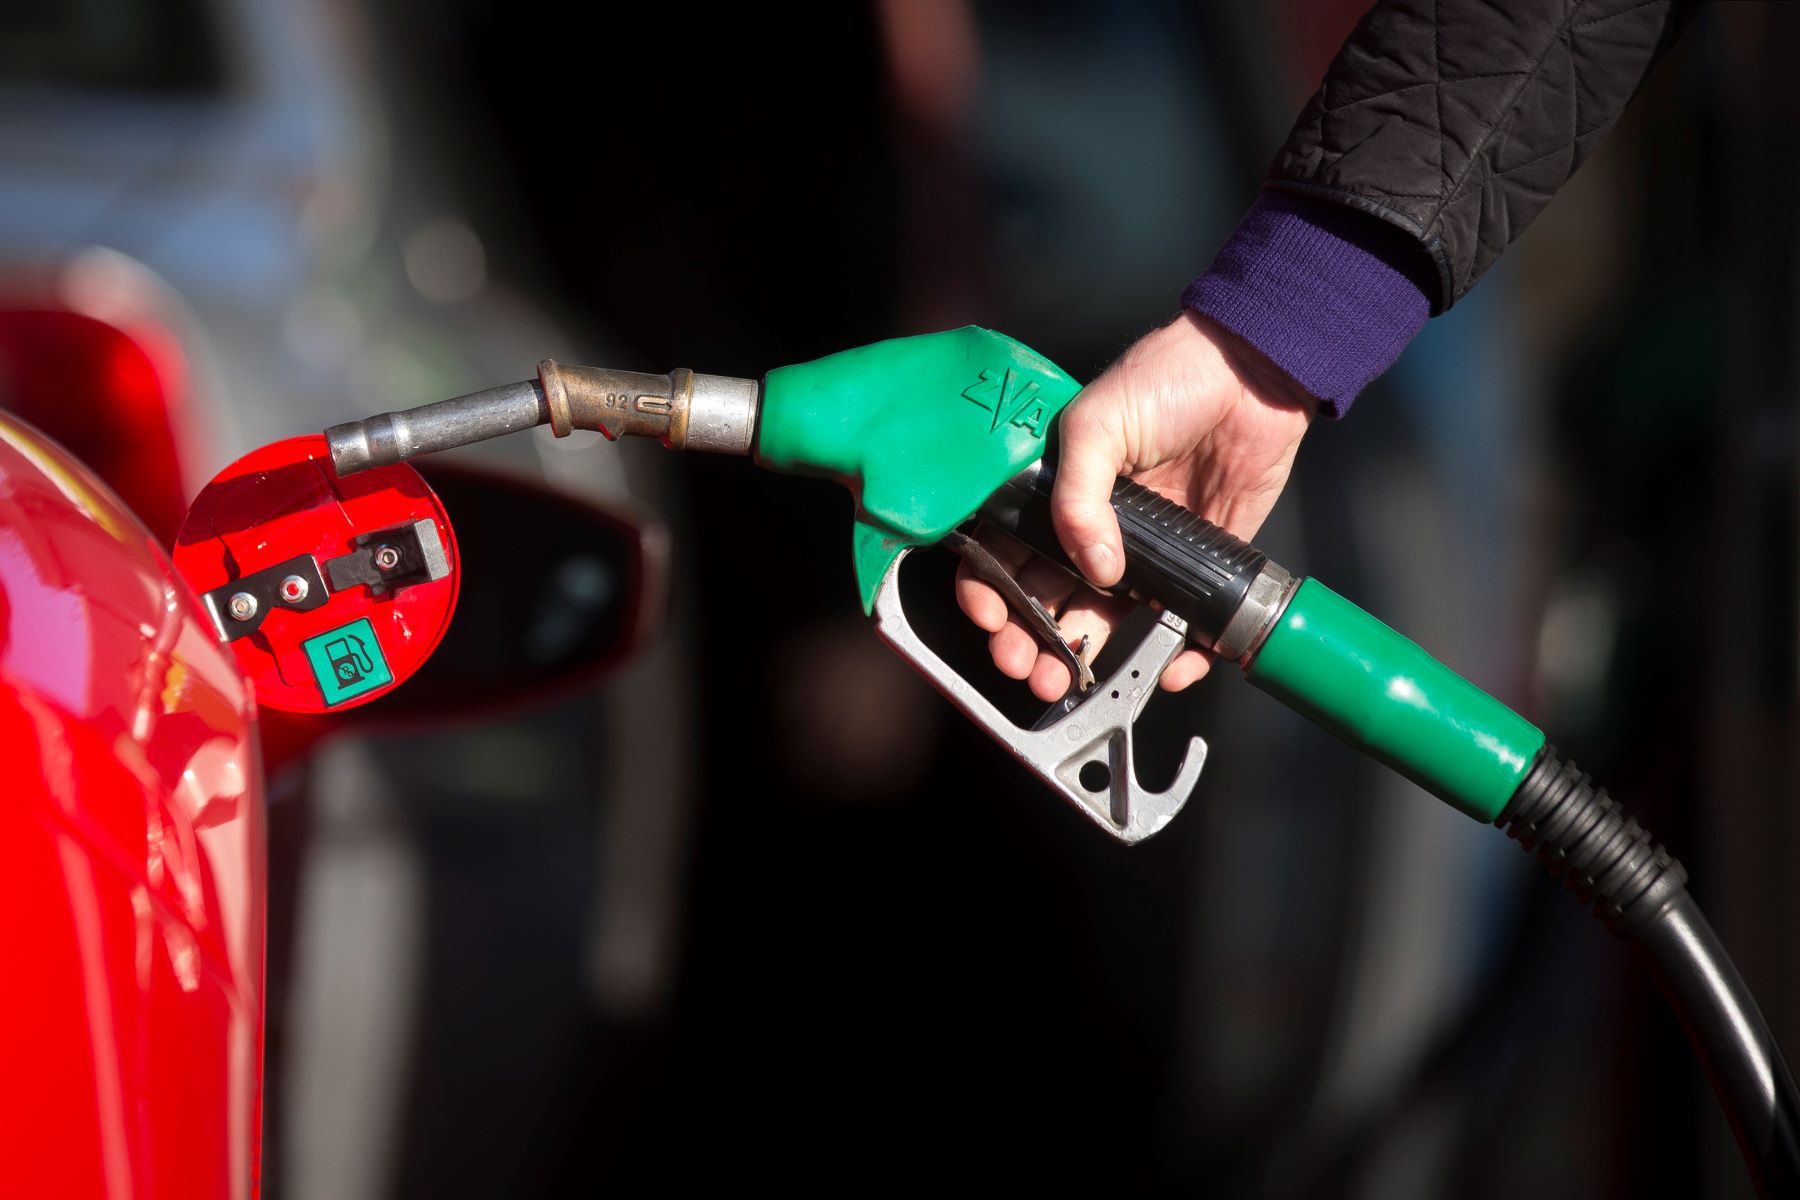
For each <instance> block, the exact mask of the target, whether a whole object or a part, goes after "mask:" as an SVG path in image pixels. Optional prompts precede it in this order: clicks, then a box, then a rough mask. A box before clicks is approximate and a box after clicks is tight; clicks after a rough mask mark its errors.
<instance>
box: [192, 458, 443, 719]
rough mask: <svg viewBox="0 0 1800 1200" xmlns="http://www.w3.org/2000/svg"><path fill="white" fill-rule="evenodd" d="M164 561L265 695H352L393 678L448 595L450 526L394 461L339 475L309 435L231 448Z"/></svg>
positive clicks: (290, 707)
mask: <svg viewBox="0 0 1800 1200" xmlns="http://www.w3.org/2000/svg"><path fill="white" fill-rule="evenodd" d="M175 565H176V567H177V568H178V569H179V570H180V571H181V573H182V575H183V576H184V577H185V578H186V579H187V582H188V585H189V586H190V587H192V588H193V589H194V591H196V592H198V593H199V595H200V599H201V602H202V603H203V604H204V605H205V606H206V609H207V612H208V614H209V615H210V616H211V617H212V620H213V624H214V625H215V626H216V627H217V629H218V631H219V636H220V637H221V638H223V639H225V640H226V641H227V642H228V643H229V644H230V645H231V648H232V649H233V650H234V651H236V653H237V659H238V664H239V665H240V666H241V667H242V668H243V670H244V674H246V675H247V676H249V677H250V679H251V680H252V681H254V683H255V685H256V698H257V700H258V701H259V702H260V703H261V704H263V705H264V706H266V707H268V708H278V709H285V710H287V711H289V712H306V713H317V712H326V711H329V710H336V709H343V708H354V707H355V706H357V705H358V704H366V703H368V702H369V701H370V700H373V699H375V698H376V697H377V696H381V695H385V694H386V693H387V692H390V691H392V690H393V689H394V688H396V687H398V686H400V684H401V683H403V682H405V680H406V679H407V678H409V677H410V676H411V675H412V673H413V672H414V671H416V670H418V669H419V667H420V666H422V665H423V664H424V662H425V660H426V659H427V658H429V657H430V656H431V652H432V651H433V650H435V649H436V648H437V644H438V642H439V641H440V640H441V639H442V638H443V636H444V630H445V629H447V628H448V627H449V625H450V614H451V612H452V610H454V609H455V607H456V592H457V579H458V574H459V567H460V564H459V563H458V561H457V552H456V537H455V534H453V533H452V532H451V529H450V518H449V517H448V516H447V515H445V513H444V507H443V505H442V504H440V503H439V502H438V498H437V496H435V495H434V494H433V493H432V491H431V489H430V488H429V487H428V486H426V483H425V480H424V479H422V478H421V477H420V476H419V473H418V472H417V471H415V470H413V469H412V468H411V467H409V466H406V465H405V464H400V465H398V466H391V467H376V468H374V469H372V470H368V471H361V472H358V473H357V474H355V475H352V476H350V477H349V478H348V479H340V478H338V476H337V473H336V472H335V471H333V470H332V467H331V454H330V452H329V451H328V450H327V449H326V446H325V439H324V437H323V436H321V435H318V434H313V435H311V436H308V437H297V438H289V439H288V440H286V441H284V442H276V443H274V444H273V445H269V446H264V447H263V448H262V449H260V450H256V451H254V452H252V453H250V454H247V455H245V456H244V457H243V458H240V459H239V460H238V461H236V462H234V463H232V464H231V465H230V466H229V467H226V468H225V469H224V470H223V471H221V472H219V474H218V476H217V477H216V478H214V479H213V481H212V482H211V483H209V484H207V485H206V487H205V488H204V489H203V490H202V491H201V493H200V495H199V497H198V498H197V499H195V501H194V504H193V507H192V508H190V509H188V514H187V519H186V520H185V521H184V522H182V526H181V533H180V535H179V536H178V537H177V538H176V539H175Z"/></svg>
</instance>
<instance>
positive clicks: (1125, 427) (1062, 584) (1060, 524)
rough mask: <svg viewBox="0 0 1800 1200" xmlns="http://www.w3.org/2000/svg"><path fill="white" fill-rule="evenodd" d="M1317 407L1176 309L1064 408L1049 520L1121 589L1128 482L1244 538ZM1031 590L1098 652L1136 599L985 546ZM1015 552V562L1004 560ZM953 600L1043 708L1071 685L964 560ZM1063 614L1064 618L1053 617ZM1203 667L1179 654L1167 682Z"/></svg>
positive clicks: (1075, 552) (1093, 570) (1094, 573)
mask: <svg viewBox="0 0 1800 1200" xmlns="http://www.w3.org/2000/svg"><path fill="white" fill-rule="evenodd" d="M1317 408H1318V401H1317V400H1316V399H1314V398H1313V397H1312V396H1311V395H1309V394H1308V393H1307V392H1306V391H1305V389H1303V388H1301V387H1300V385H1299V384H1297V383H1295V382H1294V381H1293V380H1292V379H1290V378H1289V377H1288V375H1287V374H1286V372H1284V371H1282V370H1281V369H1280V368H1278V367H1276V366H1275V365H1274V364H1272V363H1270V362H1269V361H1268V360H1267V359H1266V358H1264V357H1263V356H1262V354H1261V353H1260V352H1259V351H1257V350H1256V349H1255V348H1254V347H1252V346H1250V345H1249V344H1248V343H1247V342H1245V341H1244V340H1243V339H1241V338H1239V337H1237V336H1236V335H1235V334H1233V333H1232V332H1231V331H1230V330H1228V329H1226V328H1224V327H1223V326H1221V325H1219V324H1218V323H1217V322H1215V321H1213V320H1212V319H1211V318H1209V317H1205V316H1201V315H1199V314H1197V313H1193V312H1184V313H1182V315H1181V316H1179V317H1176V318H1175V319H1174V320H1173V321H1171V322H1170V323H1169V324H1167V325H1164V326H1163V327H1162V328H1160V329H1156V330H1153V331H1152V332H1150V333H1148V334H1146V335H1144V337H1143V338H1142V339H1140V340H1139V341H1138V342H1137V344H1135V345H1134V346H1132V347H1131V348H1130V349H1129V350H1127V351H1125V353H1124V354H1123V355H1121V356H1120V357H1119V359H1118V361H1116V362H1114V363H1113V365H1112V366H1110V367H1108V368H1107V369H1106V370H1105V371H1104V372H1103V373H1102V374H1101V375H1100V377H1099V378H1098V379H1095V380H1094V381H1093V382H1092V383H1090V384H1089V385H1088V386H1087V387H1086V388H1085V389H1083V390H1082V392H1081V394H1080V395H1079V396H1077V397H1076V398H1075V400H1074V401H1073V402H1072V403H1071V404H1070V405H1069V407H1068V408H1067V409H1065V410H1064V411H1063V414H1062V418H1061V422H1060V424H1061V429H1062V432H1061V447H1060V450H1059V457H1058V459H1057V466H1056V485H1055V489H1054V491H1053V492H1052V495H1051V516H1052V518H1053V519H1054V521H1055V523H1056V532H1057V536H1058V537H1059V538H1060V539H1061V541H1062V545H1063V549H1064V550H1065V551H1066V552H1067V553H1068V555H1069V558H1070V559H1071V561H1073V562H1074V563H1075V564H1076V565H1077V566H1079V567H1080V568H1081V570H1082V573H1083V574H1085V575H1086V576H1087V578H1088V579H1089V580H1090V581H1091V582H1093V583H1094V584H1095V585H1097V586H1099V587H1109V586H1111V585H1113V584H1116V583H1117V582H1118V581H1119V579H1120V577H1121V576H1122V575H1123V573H1124V569H1125V559H1124V552H1123V549H1122V548H1121V539H1120V536H1119V521H1118V518H1117V517H1116V516H1115V515H1114V514H1113V510H1112V504H1111V502H1110V498H1111V495H1112V487H1113V480H1114V479H1115V478H1116V477H1117V476H1120V475H1128V476H1130V477H1131V478H1133V479H1135V480H1136V481H1137V482H1139V483H1141V484H1143V485H1144V486H1145V487H1148V488H1151V489H1153V490H1155V491H1157V492H1160V493H1161V494H1162V495H1164V496H1167V497H1168V498H1169V499H1171V500H1174V501H1175V502H1177V503H1178V504H1181V505H1183V506H1184V507H1186V508H1188V509H1191V510H1192V511H1194V512H1197V513H1199V514H1200V515H1201V516H1203V517H1205V518H1206V519H1207V520H1209V521H1212V522H1214V523H1215V524H1218V525H1222V526H1224V528H1226V529H1227V530H1229V531H1230V532H1232V533H1234V534H1236V535H1237V536H1238V537H1240V538H1243V539H1244V540H1246V541H1248V540H1250V539H1251V538H1253V537H1255V536H1256V531H1257V530H1258V529H1260V528H1261V527H1262V523H1263V520H1264V519H1265V518H1266V517H1267V516H1268V515H1269V510H1270V509H1271V508H1273V507H1275V501H1276V499H1277V498H1278V497H1279V496H1280V495H1281V489H1282V486H1283V485H1284V484H1286V482H1287V477H1288V471H1289V469H1290V468H1291V467H1292V466H1293V463H1294V454H1295V452H1296V451H1298V450H1299V448H1300V439H1301V437H1302V436H1303V435H1304V434H1305V433H1306V429H1307V425H1308V424H1309V423H1310V422H1311V420H1312V417H1313V413H1314V412H1315V411H1316V410H1317ZM992 549H993V550H994V552H995V553H996V554H997V555H998V556H1000V557H1001V558H1002V559H1003V560H1005V561H1006V562H1007V565H1008V566H1009V567H1011V568H1012V569H1013V570H1014V571H1015V572H1016V573H1017V575H1018V579H1019V583H1020V585H1021V586H1022V587H1023V588H1024V589H1025V591H1026V592H1027V593H1028V594H1030V595H1032V596H1035V597H1037V599H1038V601H1039V602H1040V603H1042V604H1043V605H1044V607H1045V608H1047V609H1049V610H1050V611H1051V612H1053V613H1058V614H1059V615H1058V621H1059V623H1060V624H1061V626H1062V630H1063V633H1064V634H1065V635H1066V636H1067V637H1068V639H1069V641H1070V643H1071V644H1074V645H1079V644H1080V642H1081V638H1082V637H1083V636H1084V635H1085V636H1086V637H1088V638H1089V639H1090V641H1089V643H1088V646H1089V649H1090V651H1092V652H1098V650H1099V648H1100V647H1101V646H1102V645H1104V644H1105V642H1106V639H1107V637H1108V635H1110V634H1111V632H1112V630H1113V629H1114V627H1115V626H1117V625H1118V623H1119V622H1120V621H1122V620H1123V619H1124V617H1125V614H1126V613H1128V612H1129V611H1130V603H1129V602H1128V601H1125V600H1121V599H1117V598H1114V597H1111V596H1106V595H1102V594H1101V593H1099V592H1096V591H1094V590H1092V589H1091V588H1087V587H1083V586H1081V585H1079V584H1077V583H1076V582H1075V581H1074V580H1073V579H1072V578H1071V577H1070V576H1069V574H1068V572H1067V571H1064V570H1061V569H1059V568H1058V567H1056V566H1054V565H1052V564H1051V563H1049V562H1048V561H1046V560H1044V559H1040V558H1035V557H1029V556H1027V555H1024V554H1021V553H1018V552H1017V548H1016V547H1013V546H1008V547H1000V546H995V547H992ZM1009 553H1010V554H1011V556H1010V557H1009ZM956 598H957V602H958V603H959V604H960V605H961V606H962V610H963V612H964V613H966V614H968V617H969V619H970V620H972V621H974V622H975V624H977V625H979V626H980V627H981V628H982V629H985V630H987V631H988V633H989V634H991V635H992V636H991V637H990V638H989V640H988V650H989V652H990V653H991V654H992V655H993V658H994V665H995V666H997V667H999V668H1000V670H1001V672H1003V673H1004V674H1006V675H1008V676H1010V677H1012V678H1014V679H1029V680H1030V681H1031V690H1032V691H1033V692H1034V693H1035V694H1036V695H1037V696H1038V697H1039V698H1040V699H1043V700H1055V699H1058V698H1059V697H1061V696H1062V695H1063V693H1064V692H1066V691H1067V690H1068V687H1069V669H1068V667H1067V666H1065V665H1064V664H1063V662H1062V661H1061V660H1059V659H1058V658H1056V657H1055V656H1054V655H1053V654H1050V653H1049V652H1047V651H1043V650H1041V649H1040V647H1039V646H1038V642H1037V639H1036V638H1035V637H1033V636H1032V635H1031V633H1030V632H1029V631H1028V630H1027V629H1026V628H1025V627H1024V625H1022V624H1021V623H1020V622H1019V621H1018V619H1017V618H1016V617H1014V616H1013V615H1012V613H1011V611H1010V610H1009V609H1008V608H1007V607H1006V601H1004V600H1003V599H1001V597H1000V593H999V592H997V591H995V590H994V589H993V588H991V587H989V586H988V585H987V584H985V583H982V582H981V581H980V580H979V579H977V578H975V577H974V575H973V574H971V573H970V572H969V570H968V566H967V564H966V563H965V564H964V565H963V567H962V569H961V570H959V571H958V572H957V578H956ZM1059 610H1060V611H1059ZM1210 666H1211V659H1210V658H1209V657H1208V656H1207V655H1205V654H1203V653H1201V652H1200V651H1198V650H1195V649H1192V648H1189V649H1187V650H1184V651H1182V652H1181V654H1180V655H1179V656H1177V657H1176V659H1175V661H1174V662H1172V663H1170V664H1169V666H1168V668H1167V669H1166V670H1164V671H1163V674H1162V686H1163V687H1165V688H1167V689H1169V690H1170V691H1180V690H1181V689H1182V688H1185V687H1187V686H1188V685H1189V684H1191V683H1193V682H1194V681H1196V680H1198V679H1199V678H1201V677H1202V676H1203V675H1205V674H1206V672H1207V669H1208V668H1209V667H1210Z"/></svg>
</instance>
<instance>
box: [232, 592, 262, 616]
mask: <svg viewBox="0 0 1800 1200" xmlns="http://www.w3.org/2000/svg"><path fill="white" fill-rule="evenodd" d="M225 610H226V611H227V612H229V613H230V614H231V619H232V620H234V621H248V620H249V619H250V618H251V617H254V616H255V615H256V597H255V596H252V595H251V594H250V593H249V592H233V593H232V594H231V599H230V600H228V601H226V602H225Z"/></svg>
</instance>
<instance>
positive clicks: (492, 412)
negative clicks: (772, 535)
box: [325, 359, 760, 475]
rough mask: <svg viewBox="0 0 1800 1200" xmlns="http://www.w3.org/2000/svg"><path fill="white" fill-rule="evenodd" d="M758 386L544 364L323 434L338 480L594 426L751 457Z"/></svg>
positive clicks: (680, 371) (682, 373) (690, 375)
mask: <svg viewBox="0 0 1800 1200" xmlns="http://www.w3.org/2000/svg"><path fill="white" fill-rule="evenodd" d="M759 395H760V388H759V387H758V385H757V382H756V380H754V379H734V378H731V377H729V376H725V375H699V374H696V373H694V372H693V371H689V370H687V369H686V368H677V369H676V370H673V371H671V372H669V373H668V374H667V375H649V374H644V373H641V372H638V371H613V370H607V369H605V368H602V367H572V366H564V365H563V364H561V363H557V362H554V361H552V360H550V359H545V360H544V361H543V362H541V363H539V364H538V377H537V378H536V379H528V380H525V381H523V382H520V383H512V384H507V385H506V386H504V387H497V388H489V389H487V390H486V391H482V392H473V393H471V394H470V395H467V396H458V397H457V398H456V399H454V400H444V401H441V402H439V403H437V404H426V405H422V406H421V407H418V408H409V409H405V410H402V411H400V412H391V413H382V414H380V415H379V416H374V417H370V418H368V419H367V420H363V421H350V422H348V423H346V424H343V425H334V426H332V427H331V428H330V429H327V430H326V431H325V440H326V443H327V444H328V445H329V446H330V448H331V461H332V465H333V466H334V467H335V468H336V470H337V473H338V474H339V475H351V474H354V473H356V472H357V471H364V470H367V469H368V468H370V467H379V466H386V465H388V464H390V463H397V462H404V461H405V460H406V459H409V458H416V457H417V456H419V455H421V454H432V453H435V452H436V451H439V450H449V449H452V448H454V447H456V446H467V445H470V444H472V443H474V442H484V441H486V440H488V439H489V438H497V437H504V436H505V435H507V434H509V433H516V432H518V431H519V430H521V429H532V428H535V427H536V426H539V425H548V426H550V429H551V432H553V433H554V434H556V436H557V437H567V436H568V435H569V434H571V433H573V432H574V431H575V430H577V429H594V430H598V431H599V432H601V433H603V434H605V435H606V436H607V437H608V438H612V439H617V438H620V437H623V436H625V435H627V434H630V435H634V436H639V437H653V438H656V439H657V440H658V441H660V442H662V443H663V444H664V445H666V446H669V447H670V448H672V449H676V450H710V451H713V452H715V453H720V454H748V453H749V452H750V449H751V446H752V445H753V443H754V441H755V437H756V411H757V402H758V399H759Z"/></svg>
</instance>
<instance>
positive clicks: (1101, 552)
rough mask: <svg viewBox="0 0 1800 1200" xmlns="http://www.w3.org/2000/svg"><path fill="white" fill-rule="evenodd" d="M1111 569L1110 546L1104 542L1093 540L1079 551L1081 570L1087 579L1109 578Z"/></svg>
mask: <svg viewBox="0 0 1800 1200" xmlns="http://www.w3.org/2000/svg"><path fill="white" fill-rule="evenodd" d="M1112 569H1113V552H1112V547H1111V546H1109V545H1107V544H1106V543H1105V542H1095V543H1094V544H1093V545H1091V546H1089V547H1087V548H1086V549H1084V550H1083V551H1082V552H1081V571H1082V574H1084V575H1086V576H1087V577H1088V578H1089V579H1092V580H1096V581H1098V580H1111V579H1112Z"/></svg>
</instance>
